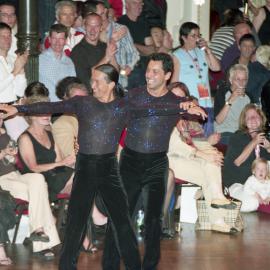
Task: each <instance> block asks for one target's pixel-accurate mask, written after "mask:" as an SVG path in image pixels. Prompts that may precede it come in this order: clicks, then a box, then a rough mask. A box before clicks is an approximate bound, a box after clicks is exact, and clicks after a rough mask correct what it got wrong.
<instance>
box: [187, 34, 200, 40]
mask: <svg viewBox="0 0 270 270" xmlns="http://www.w3.org/2000/svg"><path fill="white" fill-rule="evenodd" d="M188 36H190V37H192V38H194V39H198V38H200V37H202V35H201V34H198V35H197V34H189V35H188Z"/></svg>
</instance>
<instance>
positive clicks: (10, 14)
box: [0, 1, 17, 55]
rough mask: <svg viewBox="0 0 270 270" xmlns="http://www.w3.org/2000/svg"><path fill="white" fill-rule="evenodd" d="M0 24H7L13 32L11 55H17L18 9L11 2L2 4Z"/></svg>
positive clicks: (0, 6) (0, 5)
mask: <svg viewBox="0 0 270 270" xmlns="http://www.w3.org/2000/svg"><path fill="white" fill-rule="evenodd" d="M0 22H3V23H6V24H7V25H8V26H9V27H10V28H11V31H12V40H11V47H10V49H9V53H11V54H14V55H16V50H17V38H16V36H15V35H16V34H17V18H16V8H15V6H14V5H13V4H12V3H11V2H10V1H4V2H1V3H0Z"/></svg>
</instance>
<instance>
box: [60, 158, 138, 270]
mask: <svg viewBox="0 0 270 270" xmlns="http://www.w3.org/2000/svg"><path fill="white" fill-rule="evenodd" d="M97 193H99V194H100V196H101V198H102V200H103V203H104V205H105V207H106V210H107V213H108V217H109V223H110V225H109V230H110V231H112V234H113V238H114V241H116V246H117V250H118V252H119V254H121V256H122V257H123V260H124V263H125V266H126V269H131V270H139V269H141V261H140V255H139V251H138V243H137V240H136V237H135V234H134V231H133V229H132V224H131V220H130V217H129V213H128V204H127V196H126V193H125V192H124V189H123V184H122V182H121V180H120V177H119V171H118V164H117V160H116V157H115V154H114V153H113V154H105V155H85V154H79V155H78V157H77V163H76V174H75V178H74V183H73V187H72V192H71V197H70V202H69V207H68V217H67V225H66V232H65V238H64V242H63V247H62V250H61V255H60V263H59V269H60V270H74V269H77V267H76V264H77V260H78V256H79V249H80V247H81V245H82V242H83V239H84V236H85V231H86V225H87V219H88V217H89V215H90V211H91V207H92V204H93V201H94V198H95V195H96V194H97Z"/></svg>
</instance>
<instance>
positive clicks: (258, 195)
mask: <svg viewBox="0 0 270 270" xmlns="http://www.w3.org/2000/svg"><path fill="white" fill-rule="evenodd" d="M251 169H252V175H251V176H250V177H249V178H248V179H247V181H246V183H245V184H244V185H242V184H239V183H235V184H233V185H231V186H230V188H229V190H230V194H231V196H232V197H234V198H236V199H238V200H240V201H242V206H241V212H251V211H256V210H257V209H258V207H259V204H269V202H270V181H269V180H270V179H269V165H268V162H267V160H265V159H263V158H258V159H255V160H254V161H253V163H252V167H251Z"/></svg>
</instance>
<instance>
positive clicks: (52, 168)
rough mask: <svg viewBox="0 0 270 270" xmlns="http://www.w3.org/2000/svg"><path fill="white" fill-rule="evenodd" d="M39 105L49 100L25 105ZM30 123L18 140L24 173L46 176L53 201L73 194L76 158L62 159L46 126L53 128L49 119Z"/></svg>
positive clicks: (43, 117)
mask: <svg viewBox="0 0 270 270" xmlns="http://www.w3.org/2000/svg"><path fill="white" fill-rule="evenodd" d="M39 101H48V98H46V97H33V98H29V99H27V101H26V102H25V104H31V103H35V102H39ZM28 119H29V123H30V126H29V128H28V129H27V130H26V131H25V132H24V133H23V134H22V135H21V136H20V138H19V140H18V142H19V154H20V158H21V161H22V165H23V166H22V167H23V168H22V172H24V173H29V172H36V173H41V174H43V175H44V177H45V180H46V182H47V184H48V190H49V197H50V200H51V201H55V200H56V195H57V194H58V193H70V191H71V185H72V180H73V169H72V168H70V167H69V166H73V165H74V162H75V156H74V155H69V156H67V157H66V158H63V157H62V153H61V151H60V149H59V147H58V146H57V144H55V142H54V139H53V136H52V133H51V132H49V131H47V130H46V126H48V125H49V124H50V115H39V116H31V117H29V118H28Z"/></svg>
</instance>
